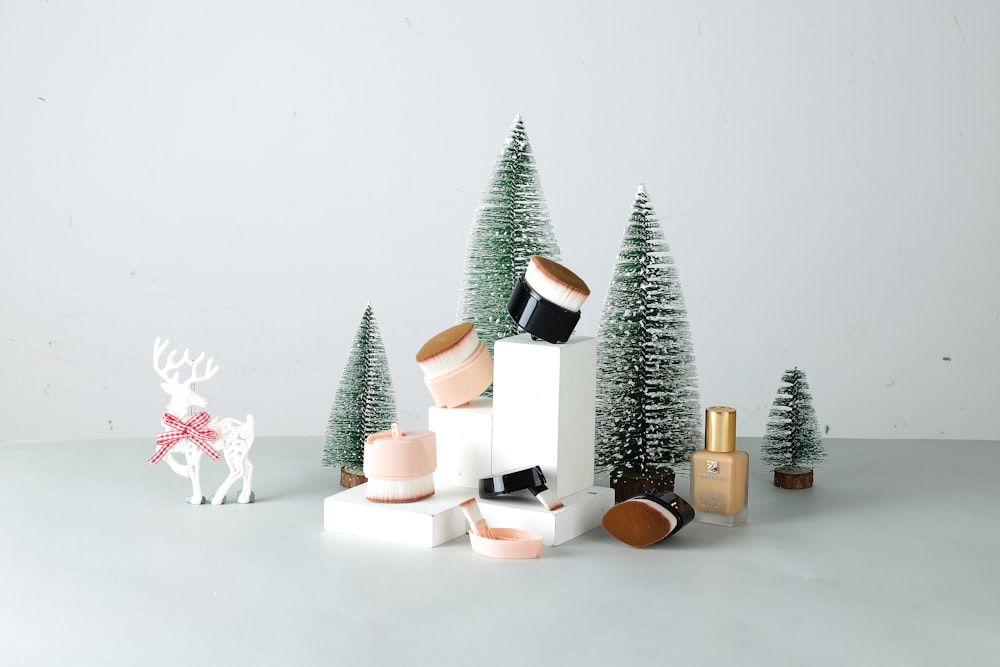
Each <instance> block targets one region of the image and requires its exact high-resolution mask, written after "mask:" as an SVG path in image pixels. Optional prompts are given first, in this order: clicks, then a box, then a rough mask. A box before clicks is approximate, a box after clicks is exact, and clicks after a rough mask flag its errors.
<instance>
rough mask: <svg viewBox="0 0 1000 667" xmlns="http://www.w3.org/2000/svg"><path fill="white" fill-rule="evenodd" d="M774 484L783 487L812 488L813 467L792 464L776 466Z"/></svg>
mask: <svg viewBox="0 0 1000 667" xmlns="http://www.w3.org/2000/svg"><path fill="white" fill-rule="evenodd" d="M774 485H775V486H777V487H778V488H781V489H808V488H811V487H812V485H813V469H812V468H796V467H792V466H781V467H779V468H775V469H774Z"/></svg>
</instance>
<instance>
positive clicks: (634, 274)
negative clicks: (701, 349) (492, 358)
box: [595, 185, 701, 501]
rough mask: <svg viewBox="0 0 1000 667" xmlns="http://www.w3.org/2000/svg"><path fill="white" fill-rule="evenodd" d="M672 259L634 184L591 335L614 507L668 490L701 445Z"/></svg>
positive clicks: (598, 448)
mask: <svg viewBox="0 0 1000 667" xmlns="http://www.w3.org/2000/svg"><path fill="white" fill-rule="evenodd" d="M669 252H670V248H669V247H668V246H667V243H666V241H665V240H664V238H663V232H662V231H661V229H660V224H659V222H658V221H657V219H656V214H655V212H654V211H653V207H652V205H651V204H650V203H649V197H648V195H647V194H646V189H645V187H644V186H642V185H640V186H639V189H638V191H637V192H636V195H635V203H634V204H633V205H632V215H631V216H630V217H629V220H628V223H627V224H626V226H625V233H624V236H623V238H622V242H621V248H620V249H619V252H618V261H617V264H616V266H615V269H614V273H613V274H612V277H611V284H610V286H609V288H608V294H607V297H606V298H605V301H604V310H603V312H602V313H601V321H600V325H599V328H598V333H597V397H596V399H597V400H596V408H597V415H596V437H595V464H596V466H597V468H598V469H600V470H603V471H605V472H607V474H608V477H609V480H610V482H611V485H612V486H613V487H614V488H615V500H616V501H621V500H626V499H628V498H630V497H632V496H633V495H635V494H637V493H641V492H643V491H647V490H651V489H657V488H659V489H665V490H670V489H672V488H673V482H674V469H675V468H678V467H681V466H684V465H686V464H687V462H688V461H689V460H690V458H691V454H692V452H693V451H694V449H695V447H696V446H697V445H698V441H699V439H700V434H701V415H700V413H699V410H700V408H699V403H698V381H697V375H696V371H695V361H694V352H693V349H692V345H691V335H690V329H689V327H688V322H687V310H686V308H685V307H684V297H683V296H682V294H681V285H680V280H679V278H678V276H677V268H676V267H675V266H674V262H673V259H671V257H670V255H669V254H668V253H669Z"/></svg>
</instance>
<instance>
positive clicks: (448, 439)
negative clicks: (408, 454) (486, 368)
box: [427, 398, 493, 500]
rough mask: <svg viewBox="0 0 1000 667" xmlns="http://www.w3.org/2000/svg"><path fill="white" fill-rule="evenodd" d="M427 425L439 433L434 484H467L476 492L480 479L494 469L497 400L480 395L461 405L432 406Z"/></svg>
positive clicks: (472, 492) (461, 485)
mask: <svg viewBox="0 0 1000 667" xmlns="http://www.w3.org/2000/svg"><path fill="white" fill-rule="evenodd" d="M427 428H428V429H430V430H431V431H434V433H435V435H436V436H437V469H436V470H435V471H434V484H435V485H438V484H447V485H451V486H460V487H464V488H467V489H470V490H471V492H470V494H469V495H471V496H474V495H476V489H478V488H479V478H480V477H488V476H489V475H490V474H491V473H492V472H493V471H492V468H491V465H492V454H493V399H490V398H477V399H474V400H473V401H472V403H470V404H469V405H463V406H461V407H457V408H441V407H436V406H435V407H431V408H430V409H428V410H427ZM463 500H464V498H463Z"/></svg>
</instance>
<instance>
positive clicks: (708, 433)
mask: <svg viewBox="0 0 1000 667" xmlns="http://www.w3.org/2000/svg"><path fill="white" fill-rule="evenodd" d="M749 467H750V457H749V455H747V453H746V452H743V451H740V450H738V449H736V409H735V408H729V407H725V406H714V407H711V408H708V409H707V410H705V449H702V450H700V451H697V452H695V453H694V455H693V456H692V457H691V504H692V505H694V508H695V510H697V513H696V514H695V520H696V521H703V522H705V523H714V524H718V525H721V526H735V525H736V524H739V523H743V522H744V521H746V519H747V472H748V470H749Z"/></svg>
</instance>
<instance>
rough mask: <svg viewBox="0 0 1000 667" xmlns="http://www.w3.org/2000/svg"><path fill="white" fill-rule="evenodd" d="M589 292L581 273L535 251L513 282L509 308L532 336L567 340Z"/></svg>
mask: <svg viewBox="0 0 1000 667" xmlns="http://www.w3.org/2000/svg"><path fill="white" fill-rule="evenodd" d="M588 296H590V288H589V287H587V284H586V283H585V282H583V280H582V279H581V278H580V277H579V276H578V275H576V274H575V273H573V272H572V271H570V270H569V269H567V268H566V267H564V266H562V265H561V264H557V263H556V262H553V261H552V260H550V259H546V258H545V257H539V256H537V255H536V256H533V257H531V259H530V260H529V261H528V268H527V269H526V270H525V272H524V275H523V276H521V277H520V278H518V280H517V283H516V284H515V285H514V291H513V292H512V293H511V295H510V300H509V301H508V302H507V312H508V313H509V314H510V316H511V317H512V318H513V319H514V321H515V322H517V324H518V326H520V327H521V328H522V329H524V330H525V331H527V332H528V333H529V334H531V336H532V337H533V338H535V339H541V340H544V341H548V342H549V343H565V342H566V341H568V340H569V337H570V336H571V335H572V333H573V329H575V328H576V324H577V322H579V321H580V308H581V307H582V306H583V303H584V302H585V301H586V300H587V297H588Z"/></svg>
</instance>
